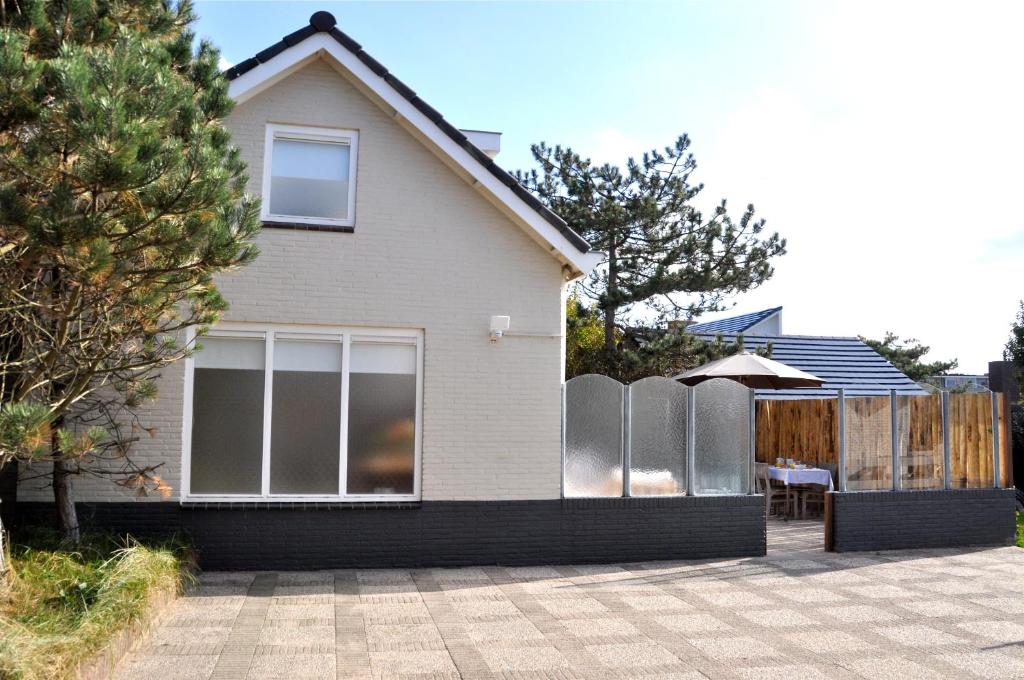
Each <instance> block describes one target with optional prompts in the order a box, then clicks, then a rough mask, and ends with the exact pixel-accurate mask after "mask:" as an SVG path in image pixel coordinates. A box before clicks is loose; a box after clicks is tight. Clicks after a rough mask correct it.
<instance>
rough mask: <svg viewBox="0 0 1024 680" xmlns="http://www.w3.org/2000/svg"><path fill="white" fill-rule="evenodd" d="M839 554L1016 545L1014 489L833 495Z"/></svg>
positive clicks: (836, 541) (835, 541) (836, 545)
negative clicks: (859, 551) (863, 551)
mask: <svg viewBox="0 0 1024 680" xmlns="http://www.w3.org/2000/svg"><path fill="white" fill-rule="evenodd" d="M833 502H834V506H833V510H832V517H833V525H832V532H833V534H832V535H833V541H834V543H833V546H834V550H835V551H836V552H850V551H856V550H902V549H909V548H954V547H962V546H974V545H977V546H982V545H1013V544H1014V541H1015V536H1016V524H1015V519H1014V493H1013V489H954V490H948V491H945V490H939V491H900V492H892V491H871V492H859V493H836V494H833Z"/></svg>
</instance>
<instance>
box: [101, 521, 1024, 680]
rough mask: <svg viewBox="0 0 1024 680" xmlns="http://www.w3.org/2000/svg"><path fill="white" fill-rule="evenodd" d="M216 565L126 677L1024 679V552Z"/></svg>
mask: <svg viewBox="0 0 1024 680" xmlns="http://www.w3.org/2000/svg"><path fill="white" fill-rule="evenodd" d="M768 535H769V539H768V545H769V552H768V555H767V556H765V557H763V558H752V559H727V560H700V561H690V562H649V563H636V564H616V565H579V566H537V567H509V568H506V567H473V568H462V569H414V570H409V569H366V570H341V571H316V572H282V573H270V572H256V573H253V572H247V573H204V574H201V575H200V577H199V579H198V583H197V585H196V587H195V588H194V589H193V590H192V591H191V592H190V593H188V594H187V595H186V596H185V597H182V598H181V599H179V600H178V601H177V602H175V603H174V604H173V605H172V607H173V609H172V611H170V612H168V615H167V616H166V617H164V619H163V623H162V625H161V626H160V627H159V628H158V629H156V630H155V631H153V633H152V634H151V635H150V636H149V637H148V638H147V639H146V640H144V641H143V643H142V644H141V645H140V646H139V648H138V649H136V650H135V651H133V652H132V653H131V654H130V655H129V656H128V657H126V658H125V659H124V660H123V661H122V663H121V664H120V665H119V667H118V669H117V673H116V677H117V678H119V679H121V680H124V679H128V678H131V679H133V680H136V679H145V678H154V679H156V680H175V679H178V678H180V679H182V680H232V679H237V680H260V679H264V678H266V679H268V680H274V679H279V680H291V679H296V680H298V679H302V680H305V679H308V678H350V679H356V678H359V679H367V680H373V679H377V678H395V679H396V680H413V679H419V680H426V679H428V678H429V679H434V680H439V679H447V678H453V679H454V678H467V679H473V680H475V679H477V678H481V679H483V678H508V679H518V678H523V679H526V678H538V679H545V678H552V679H557V680H583V679H587V678H594V679H602V680H603V679H605V678H644V679H651V680H654V679H660V680H667V679H669V678H681V679H684V680H718V679H722V680H745V679H748V678H749V679H751V680H771V679H772V678H786V679H787V680H788V679H791V678H802V679H807V680H813V679H824V680H829V679H833V680H857V679H858V678H859V679H879V680H884V679H886V678H893V679H895V680H914V679H917V678H920V679H931V678H934V679H943V678H1024V551H1022V550H1020V549H1017V548H996V549H987V550H968V549H964V550H935V551H928V550H908V551H893V552H882V553H858V554H841V555H837V554H830V553H826V552H824V551H823V550H822V542H823V541H822V531H821V525H820V524H816V523H814V522H787V523H783V522H770V523H769V528H768Z"/></svg>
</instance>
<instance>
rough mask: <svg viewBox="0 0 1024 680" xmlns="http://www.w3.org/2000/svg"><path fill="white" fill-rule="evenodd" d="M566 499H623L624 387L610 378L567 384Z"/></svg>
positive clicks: (577, 379) (592, 377) (589, 378)
mask: <svg viewBox="0 0 1024 680" xmlns="http://www.w3.org/2000/svg"><path fill="white" fill-rule="evenodd" d="M565 495H566V496H621V495H622V384H621V383H619V382H618V381H616V380H613V379H612V378H609V377H607V376H603V375H581V376H577V377H575V378H573V379H572V380H569V381H568V382H567V383H566V384H565Z"/></svg>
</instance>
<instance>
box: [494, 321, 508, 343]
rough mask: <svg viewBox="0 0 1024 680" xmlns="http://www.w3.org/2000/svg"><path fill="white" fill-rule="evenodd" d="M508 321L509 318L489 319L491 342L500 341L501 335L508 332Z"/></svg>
mask: <svg viewBox="0 0 1024 680" xmlns="http://www.w3.org/2000/svg"><path fill="white" fill-rule="evenodd" d="M510 321H511V317H508V316H492V317H491V342H497V341H498V340H500V339H501V336H502V334H503V333H504V332H505V331H507V330H508V325H509V322H510Z"/></svg>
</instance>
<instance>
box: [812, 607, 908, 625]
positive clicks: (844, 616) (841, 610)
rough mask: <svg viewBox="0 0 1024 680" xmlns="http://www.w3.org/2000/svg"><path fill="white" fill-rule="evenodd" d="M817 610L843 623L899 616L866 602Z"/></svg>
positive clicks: (892, 618) (887, 619)
mask: <svg viewBox="0 0 1024 680" xmlns="http://www.w3.org/2000/svg"><path fill="white" fill-rule="evenodd" d="M818 611H820V612H822V613H823V614H826V615H828V616H831V617H833V618H836V619H839V620H840V621H843V622H844V623H870V622H874V621H894V620H896V619H897V618H899V617H898V616H897V615H896V614H894V613H893V612H891V611H887V610H885V609H882V608H880V607H876V606H872V605H867V604H850V605H844V606H842V607H823V608H821V609H819V610H818Z"/></svg>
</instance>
